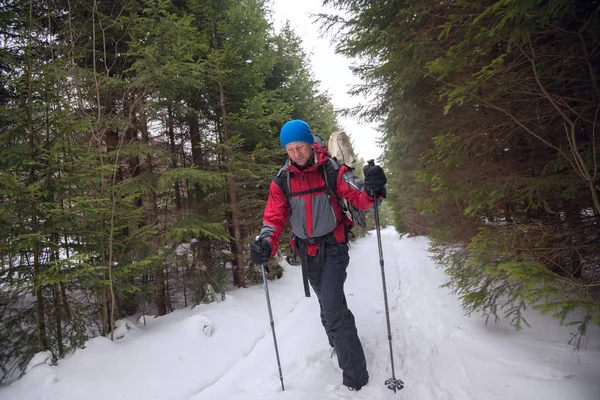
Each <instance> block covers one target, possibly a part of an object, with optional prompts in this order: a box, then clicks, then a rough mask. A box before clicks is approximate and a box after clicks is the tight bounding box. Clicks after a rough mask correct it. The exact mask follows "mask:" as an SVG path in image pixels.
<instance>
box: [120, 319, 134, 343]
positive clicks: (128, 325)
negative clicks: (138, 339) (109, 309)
mask: <svg viewBox="0 0 600 400" xmlns="http://www.w3.org/2000/svg"><path fill="white" fill-rule="evenodd" d="M134 329H137V327H136V326H135V324H134V323H133V322H131V321H129V320H127V319H118V320H116V321H115V331H114V338H115V339H122V338H123V337H124V336H125V335H126V334H127V332H129V331H131V330H134Z"/></svg>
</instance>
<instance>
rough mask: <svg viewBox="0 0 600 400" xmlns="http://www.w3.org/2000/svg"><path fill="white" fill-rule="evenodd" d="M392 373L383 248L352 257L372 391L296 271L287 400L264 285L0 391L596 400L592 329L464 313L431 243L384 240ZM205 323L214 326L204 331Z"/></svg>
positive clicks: (285, 321)
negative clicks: (343, 356) (359, 383)
mask: <svg viewBox="0 0 600 400" xmlns="http://www.w3.org/2000/svg"><path fill="white" fill-rule="evenodd" d="M382 240H383V252H384V258H385V262H386V276H387V284H388V298H389V306H390V316H391V324H392V337H393V351H394V355H395V366H396V375H397V377H398V378H400V379H402V380H403V381H404V382H405V383H406V387H405V388H404V389H403V390H402V391H400V392H398V393H397V394H394V393H393V392H392V391H390V390H388V389H386V388H385V386H384V385H383V382H384V381H385V380H386V379H387V378H389V377H390V376H391V370H390V358H389V348H388V339H387V331H386V326H385V313H384V305H383V295H382V290H381V274H380V268H379V258H378V250H377V238H376V235H375V234H374V233H373V232H372V233H371V235H370V236H369V237H366V238H362V239H360V240H358V241H357V242H356V243H354V244H353V246H352V248H351V253H350V255H351V261H350V266H349V268H348V281H347V284H346V293H347V297H348V303H349V305H350V308H351V309H352V311H353V312H354V314H355V317H356V321H357V325H358V330H359V335H360V337H361V339H362V342H363V346H364V348H365V352H366V355H367V363H368V368H369V372H370V375H371V381H370V382H369V384H368V385H367V386H365V387H364V388H363V390H361V391H360V392H349V391H348V390H347V389H346V388H345V387H343V386H340V382H341V372H340V370H339V369H338V367H337V366H336V365H335V358H334V359H333V360H332V359H330V354H329V353H330V352H329V349H328V347H329V346H328V345H327V340H326V337H325V334H324V332H323V328H322V327H321V325H320V321H319V315H318V305H317V303H316V298H315V297H314V296H313V297H311V298H305V297H304V295H303V288H302V283H301V272H300V268H299V267H291V266H289V267H287V272H286V274H285V276H284V278H282V279H281V280H278V281H275V282H271V283H270V285H269V289H270V294H271V302H272V306H273V314H274V320H275V331H276V334H277V340H278V343H279V352H280V356H281V363H282V369H283V376H284V383H285V391H284V392H282V391H281V387H280V381H279V374H278V372H277V363H276V359H275V353H274V350H273V340H272V336H271V331H270V324H269V318H268V312H267V308H266V301H265V294H264V291H263V288H262V287H258V286H257V287H251V288H248V289H241V290H233V291H231V292H230V293H229V294H228V296H227V300H226V301H224V302H219V303H215V304H209V305H202V306H198V307H196V308H194V309H192V310H189V309H186V310H180V311H177V312H174V313H172V314H170V315H167V316H165V317H162V318H155V319H150V320H148V323H147V325H146V326H144V325H140V324H131V326H133V329H132V330H130V331H128V333H127V334H126V335H125V336H124V337H123V338H122V339H120V340H118V341H116V342H111V341H110V340H108V339H105V338H95V339H93V340H90V341H89V342H88V343H87V346H86V348H85V349H84V350H80V351H78V352H76V353H75V354H73V355H71V356H70V357H68V358H67V359H65V360H62V361H61V362H60V365H58V366H55V367H52V366H48V365H46V364H44V363H42V364H40V365H37V366H35V367H33V368H32V369H31V370H30V371H29V372H28V373H27V374H26V375H25V376H24V377H23V378H22V379H21V380H19V381H17V382H15V383H13V384H12V385H10V386H7V387H3V388H0V399H1V400H8V399H14V400H17V399H18V400H29V399H31V400H33V399H36V400H37V399H40V400H50V399H60V400H80V399H90V400H92V399H98V400H106V399H140V400H145V399H161V400H167V399H173V400H184V399H186V400H187V399H190V400H207V399H215V400H216V399H219V400H220V399H226V400H235V399H240V400H241V399H243V400H258V399H260V400H263V399H264V400H269V399H281V400H286V399H287V400H301V399H302V400H313V399H346V398H352V399H365V400H366V399H409V400H497V399H510V400H515V399H517V400H519V399H522V400H531V399H544V400H597V399H600V379H599V378H600V352H599V351H598V348H599V346H600V340H599V338H600V330H599V329H594V330H593V332H592V338H591V340H590V342H589V343H588V345H587V347H586V348H584V349H582V350H581V351H579V352H574V351H573V348H572V347H571V346H570V345H569V344H568V343H567V342H568V340H569V338H570V336H571V333H572V330H573V328H569V327H559V326H558V325H557V324H556V322H555V321H553V320H552V319H550V318H546V317H541V316H539V315H536V314H533V313H530V315H529V321H530V322H531V323H532V324H533V327H532V328H530V329H527V328H526V329H525V330H524V331H522V332H515V331H514V330H513V329H512V328H511V327H509V326H508V325H507V324H506V323H504V322H501V323H497V324H490V325H485V323H484V320H483V319H482V318H479V317H475V316H474V317H471V318H469V317H465V316H464V315H463V311H462V310H461V308H460V306H459V304H458V302H457V300H456V298H455V297H453V296H452V295H450V294H449V293H448V290H446V289H440V288H439V286H440V285H441V284H442V283H444V282H446V277H445V276H444V275H443V273H442V272H441V271H440V270H438V269H436V268H435V265H434V264H433V262H432V261H431V260H430V259H429V257H428V254H427V251H426V250H427V246H428V243H427V240H426V239H425V238H414V239H406V238H405V239H402V240H400V238H399V235H398V234H397V233H396V232H394V230H393V229H390V228H388V229H385V230H384V231H383V232H382ZM209 323H211V325H209Z"/></svg>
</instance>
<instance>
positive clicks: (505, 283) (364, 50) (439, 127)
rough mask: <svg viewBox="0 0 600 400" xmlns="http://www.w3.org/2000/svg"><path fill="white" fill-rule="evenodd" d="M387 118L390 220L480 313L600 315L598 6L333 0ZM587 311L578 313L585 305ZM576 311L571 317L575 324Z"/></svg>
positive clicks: (372, 110) (369, 91)
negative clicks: (424, 239) (418, 240)
mask: <svg viewBox="0 0 600 400" xmlns="http://www.w3.org/2000/svg"><path fill="white" fill-rule="evenodd" d="M326 3H327V4H331V5H333V6H335V7H336V8H338V9H339V10H340V11H342V12H343V14H342V15H344V17H341V16H323V17H322V18H323V20H324V21H325V22H326V23H329V24H331V26H333V27H336V28H338V31H337V39H338V40H339V42H338V45H337V49H338V51H340V52H341V53H343V54H345V55H348V56H353V57H357V60H358V61H359V63H360V64H359V65H358V66H357V67H356V68H355V72H356V73H357V74H358V75H359V76H360V77H362V78H363V80H364V82H365V83H364V84H363V85H361V86H359V87H357V88H356V89H355V93H357V94H359V95H364V96H369V95H371V96H372V97H371V98H374V99H375V104H374V105H373V106H372V107H369V108H366V109H363V110H360V114H361V115H362V116H364V117H365V118H370V119H376V120H378V121H380V123H381V130H382V133H383V138H384V148H385V153H384V157H383V158H384V160H383V161H384V162H385V165H386V168H387V169H388V170H390V171H393V172H394V174H393V175H392V174H391V175H390V179H389V180H388V182H389V186H390V190H389V196H388V197H389V199H388V201H389V203H390V205H391V207H392V214H393V215H394V216H395V221H394V225H395V226H396V227H397V229H399V230H400V231H402V232H407V233H409V234H413V235H417V234H427V235H430V236H431V237H432V239H433V240H434V249H435V251H436V254H437V255H438V257H439V261H440V262H441V263H442V265H443V266H444V267H445V268H446V270H447V271H448V273H449V275H450V278H451V283H450V285H453V287H454V288H455V290H456V291H457V293H458V294H459V295H460V297H461V299H462V300H463V304H464V306H465V309H466V310H467V311H468V312H469V313H470V312H483V313H484V314H486V315H487V316H494V318H495V317H496V316H502V317H506V318H508V319H509V320H510V321H511V323H512V324H513V325H514V326H515V327H516V328H520V327H522V326H523V325H526V322H524V321H523V317H522V310H523V309H524V308H525V307H533V308H536V309H538V310H540V311H541V312H543V313H548V314H552V315H554V316H555V317H556V318H557V320H558V321H559V322H560V323H575V324H577V327H578V329H579V333H580V334H585V332H587V328H588V325H589V324H590V323H593V322H592V321H598V316H597V314H598V313H597V302H598V298H599V297H598V291H597V289H596V288H597V287H598V276H600V275H599V274H598V272H599V271H600V263H599V260H598V257H597V253H598V246H599V245H600V241H599V239H600V237H599V236H598V235H597V232H596V229H595V227H596V226H597V224H598V218H599V216H600V201H599V199H598V196H599V193H598V190H597V188H598V178H597V177H598V174H597V172H598V165H599V163H598V161H599V160H598V153H597V151H595V150H594V149H596V148H597V146H598V139H597V135H596V134H595V132H597V128H596V125H597V122H596V117H597V116H596V114H597V110H598V104H599V101H600V93H599V92H598V78H597V77H598V76H599V73H600V69H599V68H598V66H599V65H600V59H599V57H600V55H599V54H598V53H597V52H596V51H595V50H594V49H595V48H596V47H597V45H598V43H599V42H600V31H599V30H598V26H600V21H599V18H600V14H598V10H597V4H596V3H595V2H591V3H590V2H579V1H572V0H551V1H544V2H539V1H535V0H532V1H517V0H498V1H491V2H465V1H457V2H450V3H447V2H442V3H440V2H435V1H418V2H417V1H402V2H376V3H367V2H363V1H355V0H330V1H326ZM578 313H579V314H580V315H583V317H582V318H581V319H577V318H575V320H576V321H573V320H572V319H573V318H574V316H575V315H577V314H578ZM567 321H570V322H567Z"/></svg>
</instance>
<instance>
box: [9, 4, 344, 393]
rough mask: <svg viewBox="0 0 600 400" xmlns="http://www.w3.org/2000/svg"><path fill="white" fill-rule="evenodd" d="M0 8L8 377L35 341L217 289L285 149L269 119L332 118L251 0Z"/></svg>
mask: <svg viewBox="0 0 600 400" xmlns="http://www.w3.org/2000/svg"><path fill="white" fill-rule="evenodd" d="M30 6H32V8H31V9H30ZM2 10H3V13H2V15H1V16H0V21H1V22H2V26H3V31H2V32H3V35H5V39H6V40H4V41H2V45H1V46H2V49H1V51H0V70H1V71H2V75H1V76H2V79H1V80H0V105H1V107H0V131H1V132H2V134H1V135H0V259H1V260H2V268H1V269H0V286H1V287H2V291H1V292H0V305H1V307H2V308H0V340H2V343H3V346H2V350H0V368H2V371H3V374H2V376H0V380H5V381H9V380H11V379H13V378H15V377H17V376H18V374H19V373H20V372H22V370H23V367H24V366H26V364H27V362H28V360H29V359H31V357H32V356H33V355H34V354H35V353H36V352H39V351H49V352H50V354H51V358H52V360H53V361H57V360H59V359H60V358H61V357H63V356H65V355H66V354H68V353H69V352H71V351H73V350H74V349H76V348H78V347H81V346H82V345H83V343H84V342H85V340H86V339H87V338H88V337H93V336H95V335H107V336H110V334H111V332H112V330H113V327H114V320H115V319H118V318H126V317H128V316H132V315H135V314H138V313H142V312H143V313H146V312H148V311H150V312H151V313H153V314H164V313H167V312H170V311H171V310H173V309H175V308H181V307H185V306H188V305H192V304H198V303H200V302H206V301H212V300H214V299H215V298H216V296H217V295H218V294H219V293H220V294H221V296H223V295H224V294H223V293H224V290H225V287H227V286H228V285H230V284H231V280H232V278H235V277H233V276H232V271H233V272H235V271H237V270H239V268H243V264H244V262H243V260H244V258H245V257H246V254H245V253H246V252H247V245H245V244H246V243H247V239H248V238H249V237H252V236H254V235H255V232H256V231H257V230H258V229H259V226H260V221H261V213H262V210H263V208H264V202H265V200H266V195H267V188H268V186H269V183H270V181H271V179H272V177H273V175H274V173H275V172H276V171H277V170H278V169H279V168H280V166H281V165H282V164H283V162H284V160H285V155H284V152H283V149H282V148H281V145H280V143H279V140H278V137H279V136H278V133H279V129H280V127H281V126H282V125H283V123H285V122H286V121H287V120H289V119H292V118H302V119H305V120H307V121H309V123H311V125H312V126H313V128H314V129H315V130H316V131H318V132H326V133H327V134H328V133H330V132H331V131H333V130H335V128H336V127H337V122H336V117H335V112H334V110H333V107H332V105H331V104H330V101H329V98H328V96H327V95H326V94H319V91H318V82H316V81H315V80H314V79H313V78H312V76H311V72H310V66H309V64H308V61H307V60H308V58H307V57H306V55H305V54H303V53H302V50H301V41H300V38H299V37H298V36H297V35H295V34H294V33H293V32H292V31H291V30H290V29H289V27H288V28H285V29H283V30H282V32H279V33H275V32H273V29H272V27H271V25H270V23H269V21H268V19H267V10H266V6H265V4H264V3H263V2H262V1H259V0H243V1H232V0H220V1H211V2H208V1H205V0H191V1H186V2H171V1H166V0H134V1H120V0H119V1H113V2H88V1H83V0H71V1H70V2H68V3H67V2H59V3H56V4H54V8H53V9H49V8H48V4H46V3H39V2H32V3H31V4H29V3H26V2H19V1H16V2H10V4H8V5H7V6H6V7H4V8H2ZM4 11H6V12H4ZM240 260H241V262H240ZM234 280H235V279H234ZM234 283H235V284H240V285H243V282H234ZM4 297H6V299H5V298H4ZM5 300H6V301H5Z"/></svg>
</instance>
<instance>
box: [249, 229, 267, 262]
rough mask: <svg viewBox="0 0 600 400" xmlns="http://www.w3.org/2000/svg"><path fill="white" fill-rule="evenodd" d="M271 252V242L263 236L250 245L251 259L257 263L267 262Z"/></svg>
mask: <svg viewBox="0 0 600 400" xmlns="http://www.w3.org/2000/svg"><path fill="white" fill-rule="evenodd" d="M271 252H272V249H271V243H270V242H269V241H268V240H267V239H266V238H263V237H261V236H257V237H256V239H254V242H252V244H251V245H250V259H251V260H252V262H253V263H255V264H265V263H266V262H267V261H268V260H269V258H271Z"/></svg>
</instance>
